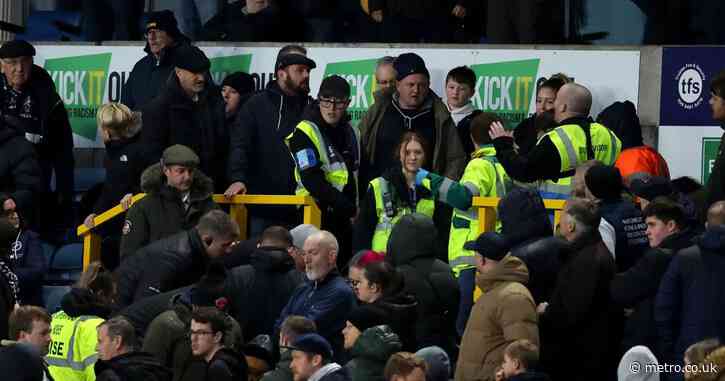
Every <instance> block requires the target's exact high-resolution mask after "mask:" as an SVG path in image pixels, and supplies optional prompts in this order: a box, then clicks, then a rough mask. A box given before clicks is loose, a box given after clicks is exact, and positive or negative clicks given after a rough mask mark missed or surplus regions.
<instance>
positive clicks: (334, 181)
mask: <svg viewBox="0 0 725 381" xmlns="http://www.w3.org/2000/svg"><path fill="white" fill-rule="evenodd" d="M296 129H297V130H300V131H302V132H303V133H304V134H305V135H307V137H308V138H310V140H311V141H312V144H314V145H315V149H316V150H317V154H318V155H319V160H320V164H321V167H322V171H323V172H325V180H327V182H328V183H330V185H332V186H333V187H334V188H335V189H337V190H338V191H340V192H342V190H343V188H345V185H346V184H347V182H348V181H349V180H348V179H349V177H350V176H354V177H357V172H354V173H348V170H347V167H346V166H345V160H344V158H343V157H342V155H341V154H340V152H338V151H337V149H336V148H335V147H334V146H333V145H332V144H330V142H329V141H328V140H327V139H325V137H324V136H323V135H322V132H320V129H319V127H318V126H317V125H316V124H315V123H313V122H311V121H308V120H303V121H301V122H300V123H299V124H297V127H296ZM351 131H352V135H353V136H352V139H353V140H354V141H355V144H356V145H357V152H360V135H359V133H358V131H357V129H356V128H355V127H352V126H351ZM293 134H294V131H292V133H291V134H289V135H288V136H287V137H286V138H285V143H286V144H287V146H288V147H289V140H290V139H291V138H292V135H293ZM293 154H294V153H293ZM300 160H301V159H300V158H296V160H295V162H296V163H297V164H298V165H295V180H296V181H297V189H296V190H295V194H296V195H298V196H307V195H309V194H310V192H309V191H308V190H307V189H305V186H304V185H303V184H302V177H301V175H300V167H299V163H300Z"/></svg>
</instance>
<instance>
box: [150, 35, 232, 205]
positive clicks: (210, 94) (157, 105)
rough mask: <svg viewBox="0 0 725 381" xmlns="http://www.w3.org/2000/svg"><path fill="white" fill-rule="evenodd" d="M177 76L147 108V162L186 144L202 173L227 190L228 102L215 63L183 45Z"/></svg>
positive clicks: (177, 58)
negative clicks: (213, 78) (214, 74)
mask: <svg viewBox="0 0 725 381" xmlns="http://www.w3.org/2000/svg"><path fill="white" fill-rule="evenodd" d="M174 55H175V56H176V60H175V63H174V65H176V66H175V68H174V73H173V74H172V75H171V76H170V77H169V78H168V80H167V82H166V86H165V87H164V88H163V89H162V90H161V92H160V93H159V95H158V96H157V97H156V98H154V99H153V100H152V101H151V103H149V104H148V105H147V106H146V107H144V109H143V124H144V127H143V130H142V131H141V141H142V142H143V144H144V146H145V149H146V152H147V153H148V159H149V160H151V161H155V160H158V159H159V158H161V153H162V152H163V150H164V149H166V148H167V147H170V146H172V145H174V144H183V145H185V146H187V147H189V148H191V149H192V150H193V151H194V152H195V153H196V154H197V155H199V169H200V170H201V172H203V173H205V174H206V175H208V176H209V177H211V179H212V180H213V181H214V189H216V190H217V191H220V190H223V188H221V187H224V186H225V185H226V183H227V181H226V168H227V166H226V159H227V155H228V152H229V150H228V148H227V147H228V146H229V134H228V133H227V132H226V129H225V128H224V100H223V99H222V97H221V91H219V88H218V87H217V86H216V85H215V84H214V82H212V81H211V77H210V76H209V67H210V66H211V63H210V61H209V59H208V58H207V57H206V55H205V54H204V52H202V51H201V49H199V48H197V47H196V46H191V45H183V46H180V47H179V48H178V49H177V50H176V51H175V52H174Z"/></svg>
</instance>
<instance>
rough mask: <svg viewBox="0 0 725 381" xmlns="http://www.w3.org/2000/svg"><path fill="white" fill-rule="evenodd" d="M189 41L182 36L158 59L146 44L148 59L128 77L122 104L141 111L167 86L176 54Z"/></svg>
mask: <svg viewBox="0 0 725 381" xmlns="http://www.w3.org/2000/svg"><path fill="white" fill-rule="evenodd" d="M188 43H189V40H188V39H187V38H186V37H184V36H181V37H180V38H179V41H177V42H176V43H174V44H173V45H171V46H169V47H167V48H165V49H163V50H161V54H160V55H159V58H158V59H157V58H156V57H155V56H154V55H153V54H151V49H150V48H149V44H148V43H146V47H145V48H144V52H146V57H144V58H141V59H140V60H139V61H138V62H136V64H135V65H133V70H131V74H129V76H128V80H127V81H126V84H125V85H124V86H123V94H122V95H121V102H122V103H123V104H125V105H126V106H128V107H129V108H130V109H132V110H140V109H141V108H142V107H143V106H145V105H146V104H148V103H149V102H150V101H151V100H152V99H154V98H155V97H156V95H158V94H159V92H161V90H162V89H163V88H164V87H165V86H166V81H167V80H168V79H169V76H171V73H173V72H174V66H175V63H176V58H175V57H174V53H175V52H176V50H177V49H178V48H179V47H180V46H181V45H186V44H188Z"/></svg>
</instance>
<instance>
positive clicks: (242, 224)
mask: <svg viewBox="0 0 725 381" xmlns="http://www.w3.org/2000/svg"><path fill="white" fill-rule="evenodd" d="M144 196H146V195H145V194H144V193H139V194H137V195H135V196H133V199H132V204H133V203H136V202H137V201H139V200H141V199H142V198H143V197H144ZM213 200H214V202H216V203H217V204H222V205H224V204H228V205H229V214H230V216H231V218H232V219H234V220H235V221H236V222H237V224H239V230H240V239H246V238H247V237H246V235H247V207H246V205H298V206H301V207H302V208H303V218H302V222H303V223H305V224H311V225H315V226H317V227H319V226H320V222H321V212H320V208H319V207H318V206H317V203H315V200H314V199H313V198H312V197H310V196H284V195H238V196H234V197H231V198H226V197H224V195H220V194H215V195H214V196H213ZM498 202H499V198H497V197H474V198H473V203H472V206H473V207H475V208H477V209H478V216H479V219H478V220H479V224H480V225H479V227H480V229H479V230H480V231H481V232H486V231H493V230H494V229H495V226H496V208H497V207H498ZM544 206H545V207H546V209H550V210H553V211H554V224H555V226H556V225H558V223H559V218H560V217H561V210H562V209H563V208H564V200H544ZM123 212H124V210H123V208H122V207H121V205H116V206H115V207H113V208H111V209H109V210H107V211H105V212H103V213H101V214H99V215H97V216H96V217H95V218H94V220H93V222H94V227H93V228H88V227H87V226H86V225H80V226H78V229H77V234H78V236H79V237H81V238H82V239H83V269H84V270H85V269H86V268H87V267H88V264H90V263H91V262H93V261H97V260H100V258H101V240H102V237H101V236H100V235H98V234H97V232H96V229H97V228H98V227H99V226H101V225H103V224H104V223H105V222H106V221H109V220H111V219H112V218H114V217H116V216H118V215H119V214H121V213H123Z"/></svg>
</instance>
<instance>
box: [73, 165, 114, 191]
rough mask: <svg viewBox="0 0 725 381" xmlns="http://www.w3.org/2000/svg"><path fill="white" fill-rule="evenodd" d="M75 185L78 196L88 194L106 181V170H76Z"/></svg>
mask: <svg viewBox="0 0 725 381" xmlns="http://www.w3.org/2000/svg"><path fill="white" fill-rule="evenodd" d="M74 175H75V184H74V186H73V188H74V191H75V193H76V194H79V193H83V192H87V191H88V190H89V189H91V188H93V186H94V185H96V184H99V183H102V182H104V181H105V180H106V169H105V168H76V169H75V171H74Z"/></svg>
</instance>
